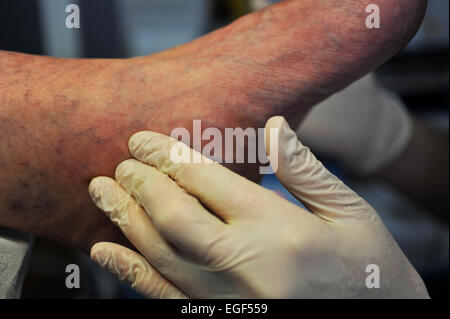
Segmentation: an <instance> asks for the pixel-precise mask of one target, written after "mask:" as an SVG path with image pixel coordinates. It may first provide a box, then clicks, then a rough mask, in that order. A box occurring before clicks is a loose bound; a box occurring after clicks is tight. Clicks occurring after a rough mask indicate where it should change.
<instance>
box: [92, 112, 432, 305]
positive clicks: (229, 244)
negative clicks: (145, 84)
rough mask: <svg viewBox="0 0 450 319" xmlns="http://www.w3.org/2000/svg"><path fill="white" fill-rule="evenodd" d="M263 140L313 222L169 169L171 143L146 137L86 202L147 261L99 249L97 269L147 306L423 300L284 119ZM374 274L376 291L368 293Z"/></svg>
mask: <svg viewBox="0 0 450 319" xmlns="http://www.w3.org/2000/svg"><path fill="white" fill-rule="evenodd" d="M266 128H278V129H279V135H278V139H279V141H278V143H279V153H278V158H277V159H278V167H279V168H278V171H277V176H278V178H279V179H280V180H281V181H282V183H283V184H284V185H285V186H286V187H287V188H288V189H289V190H290V191H291V192H292V193H293V194H294V195H295V196H296V197H297V198H298V199H299V200H300V201H301V202H302V203H304V204H305V205H306V206H307V207H308V208H309V209H310V210H311V212H312V213H310V212H308V211H306V210H304V209H302V208H300V207H299V206H296V205H294V204H292V203H290V202H289V201H287V200H285V199H283V198H281V197H279V196H278V195H277V194H276V193H274V192H272V191H269V190H267V189H265V188H263V187H261V186H259V185H257V184H255V183H253V182H250V181H248V180H246V179H245V178H243V177H241V176H239V175H237V174H235V173H233V172H231V171H230V170H228V169H226V168H225V167H223V166H221V165H219V164H218V163H215V162H214V163H211V164H175V163H174V162H172V161H171V160H170V156H169V153H170V149H171V148H172V147H173V145H175V143H178V142H177V141H176V140H174V139H171V138H169V137H166V136H163V135H160V134H158V133H152V132H141V133H138V134H136V135H134V136H133V137H132V138H131V139H130V142H129V148H130V151H131V154H132V155H133V156H134V157H135V158H136V159H137V160H134V159H133V160H127V161H125V162H123V163H121V164H120V165H119V166H118V168H117V171H116V176H115V177H116V181H117V182H116V181H114V180H113V179H110V178H107V177H100V178H96V179H94V180H93V181H92V183H91V185H90V189H89V191H90V195H91V197H92V199H93V200H94V202H95V203H96V204H97V206H98V207H99V208H100V209H102V210H103V211H105V212H106V213H107V214H108V215H109V216H110V217H111V219H112V220H113V221H114V222H115V223H116V224H117V225H119V227H120V228H121V229H122V231H123V232H124V234H125V235H126V236H127V237H128V239H129V240H130V241H131V242H132V243H133V244H134V245H135V246H136V248H137V249H138V250H139V251H140V252H141V254H142V256H141V255H139V254H138V253H136V252H133V251H131V250H128V249H126V248H124V247H121V246H118V245H115V244H111V243H99V244H96V245H95V246H94V247H93V248H92V250H91V257H92V259H93V260H94V261H96V262H97V263H99V264H100V265H101V266H103V267H105V268H106V269H108V270H109V271H111V272H112V273H115V274H116V275H118V276H119V278H121V279H123V280H126V281H127V282H129V283H130V284H131V285H132V287H134V288H135V289H136V290H137V291H138V292H140V293H142V294H144V295H145V296H147V297H151V298H155V297H159V298H172V297H185V296H187V297H191V298H244V297H245V298H254V297H258V298H301V297H307V298H311V297H314V298H334V297H342V298H353V297H354V298H365V297H388V298H389V297H427V291H426V288H425V286H424V284H423V282H422V280H421V278H420V276H419V275H418V274H417V273H416V271H415V269H414V268H413V267H412V266H411V264H410V263H409V261H408V259H407V258H406V257H405V255H404V254H403V253H402V251H401V250H400V248H399V247H398V246H397V244H396V242H395V240H394V239H393V238H392V237H391V235H390V233H389V232H388V230H387V229H386V228H385V226H384V225H383V223H382V221H381V220H380V218H379V217H378V215H377V213H376V212H375V211H374V210H373V209H372V207H371V206H369V205H368V204H367V203H366V202H365V201H364V200H363V199H361V198H360V197H359V196H358V195H357V194H355V193H354V192H353V191H352V190H350V189H349V188H348V187H346V186H345V185H344V184H343V183H342V182H341V181H340V180H339V179H337V178H336V177H335V176H333V175H332V174H331V173H329V172H328V171H327V169H326V168H325V167H324V166H322V164H321V163H320V162H319V161H317V160H316V158H315V157H314V155H313V154H312V153H310V151H309V149H308V148H306V147H304V146H303V145H302V144H301V143H300V142H299V141H298V140H297V137H296V134H295V132H294V131H292V130H291V129H290V128H289V127H288V125H287V123H286V121H285V120H284V119H283V118H281V117H275V118H272V119H271V120H269V121H268V123H267V127H266ZM266 132H267V131H266ZM269 143H270V141H269V140H268V139H267V141H266V149H269V148H268V147H267V145H269ZM183 145H184V144H183ZM184 147H187V146H185V145H184ZM192 152H193V151H192ZM269 155H270V154H269ZM275 156H276V154H272V155H270V156H269V158H271V161H273V160H275V158H274V157H275ZM147 164H149V165H147ZM369 264H376V265H378V266H379V268H380V271H381V273H380V288H379V289H368V288H367V287H366V279H367V277H368V276H369V275H370V274H369V273H366V267H367V266H368V265H369Z"/></svg>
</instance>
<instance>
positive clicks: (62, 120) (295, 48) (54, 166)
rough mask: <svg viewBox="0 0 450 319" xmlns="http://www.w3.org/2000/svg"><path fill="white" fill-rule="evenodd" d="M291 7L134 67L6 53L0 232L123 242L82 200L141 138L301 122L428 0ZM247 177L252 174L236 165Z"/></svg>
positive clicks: (77, 242) (371, 60) (402, 31)
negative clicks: (279, 118)
mask: <svg viewBox="0 0 450 319" xmlns="http://www.w3.org/2000/svg"><path fill="white" fill-rule="evenodd" d="M369 3H370V1H367V0H364V1H363V0H341V1H337V0H335V1H332V0H303V1H300V0H299V1H295V0H290V1H284V2H282V3H280V4H278V5H275V6H272V7H270V8H268V9H267V10H263V11H261V12H257V13H254V14H251V15H248V16H246V17H244V18H242V19H240V20H238V21H236V22H235V23H233V24H231V25H230V26H228V27H226V28H223V29H221V30H218V31H216V32H214V33H211V34H209V35H207V36H205V37H203V38H200V39H198V40H196V41H194V42H191V43H189V44H187V45H184V46H181V47H178V48H175V49H172V50H169V51H166V52H163V53H160V54H156V55H153V56H149V57H142V58H136V59H129V60H65V59H55V58H45V57H37V56H29V55H23V54H15V53H8V52H0V79H1V81H0V179H1V181H2V184H1V185H0V224H1V225H3V226H7V227H11V228H17V229H19V230H24V231H27V232H33V233H35V234H37V235H39V236H45V237H47V238H51V239H53V240H57V241H59V242H62V243H64V244H67V245H71V246H75V247H79V248H83V249H88V248H89V247H90V245H91V244H92V243H94V242H97V241H99V240H116V241H117V240H118V238H120V234H119V233H118V232H117V230H116V229H115V228H114V227H112V226H111V225H110V223H109V222H108V221H107V219H106V218H105V217H103V216H102V214H99V213H97V212H96V208H94V205H93V204H91V202H90V200H89V199H88V195H87V186H88V182H89V181H90V179H91V178H93V177H94V176H98V175H112V174H113V171H114V168H115V166H116V165H117V164H118V163H119V162H120V161H122V160H123V159H125V158H127V157H128V156H129V155H128V152H127V140H128V138H129V137H130V135H131V134H132V133H134V132H136V131H139V130H149V129H151V130H156V131H159V132H162V133H166V134H168V133H169V132H170V131H171V130H172V129H173V128H175V127H187V128H190V127H191V125H192V120H193V119H201V120H202V121H203V123H205V125H211V126H215V127H219V128H224V127H243V128H245V127H262V126H263V124H264V123H265V121H266V119H267V118H268V117H269V116H271V115H274V114H281V115H285V116H288V117H289V118H290V119H292V122H293V123H292V124H295V122H296V121H299V120H300V119H301V118H302V116H303V114H305V113H306V111H307V110H308V109H309V108H310V107H311V106H313V105H314V104H315V103H317V102H319V101H320V100H322V99H324V98H326V97H327V96H328V95H330V94H332V93H334V92H335V91H337V90H339V89H341V88H343V87H344V86H346V85H348V84H349V83H351V82H352V81H354V80H356V79H357V78H359V77H361V76H362V75H364V74H365V73H367V72H369V71H370V70H372V69H373V68H375V67H377V66H378V65H380V64H381V63H383V62H384V61H385V60H387V59H388V58H389V57H391V56H392V55H393V54H395V53H396V52H397V51H399V50H400V49H401V48H402V47H403V46H404V45H405V44H406V43H407V42H408V41H409V40H410V39H411V37H412V36H413V35H414V34H415V32H416V30H417V28H418V26H419V24H420V22H421V19H422V16H423V12H424V8H425V4H426V1H423V0H379V1H378V4H379V6H380V7H381V12H382V24H383V26H382V28H381V29H378V30H376V29H367V28H366V26H365V18H366V13H365V8H366V5H368V4H369ZM233 168H234V169H236V170H237V171H238V172H240V173H245V174H246V175H247V176H248V175H250V174H251V167H250V168H249V167H233Z"/></svg>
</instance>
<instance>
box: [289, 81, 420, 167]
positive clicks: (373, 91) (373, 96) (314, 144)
mask: <svg viewBox="0 0 450 319" xmlns="http://www.w3.org/2000/svg"><path fill="white" fill-rule="evenodd" d="M412 132H413V125H412V119H411V116H410V114H409V113H408V111H407V110H406V108H405V106H404V104H403V102H402V101H401V100H400V98H399V97H398V96H396V95H395V94H394V93H392V92H390V91H388V90H387V89H385V88H383V87H381V86H380V85H379V84H377V82H376V79H375V76H374V75H373V74H369V75H367V76H366V77H364V78H362V79H361V80H359V81H357V82H355V83H354V84H352V85H351V86H349V87H348V88H346V89H345V90H343V91H342V92H339V93H337V94H335V95H333V96H332V97H330V98H329V99H327V100H326V101H324V102H322V103H321V104H319V105H317V106H316V107H314V108H313V109H311V111H310V113H309V114H308V115H307V117H306V118H305V120H304V122H303V123H302V124H301V125H300V127H299V129H298V130H297V135H298V136H299V138H301V140H302V142H303V143H304V144H305V145H308V146H309V147H310V148H311V149H312V150H313V151H314V152H316V153H320V154H323V155H326V156H330V157H333V158H336V159H337V160H339V161H340V162H341V163H342V164H343V165H344V166H345V167H346V168H347V169H348V170H349V171H350V172H352V173H354V174H356V175H371V174H373V173H375V172H376V171H378V170H379V169H381V168H383V167H385V166H387V165H388V164H390V163H391V162H392V161H393V160H395V159H396V158H397V157H398V156H399V155H400V154H401V153H402V152H403V151H404V150H405V148H406V147H407V146H408V144H409V142H410V141H411V137H412Z"/></svg>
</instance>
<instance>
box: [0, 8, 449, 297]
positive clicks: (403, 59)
mask: <svg viewBox="0 0 450 319" xmlns="http://www.w3.org/2000/svg"><path fill="white" fill-rule="evenodd" d="M270 2H276V1H269V0H78V1H75V0H70V1H69V0H0V49H2V50H11V51H19V52H25V53H34V54H43V55H50V56H58V57H105V58H117V57H131V56H138V55H147V54H151V53H154V52H158V51H161V50H164V49H168V48H171V47H173V46H176V45H178V44H182V43H185V42H188V41H190V40H192V39H195V38H197V37H199V36H201V35H203V34H205V33H207V32H210V31H212V30H214V29H216V28H218V27H221V26H223V25H226V24H227V23H229V22H231V21H233V20H234V19H236V18H238V17H239V16H242V15H244V14H246V13H248V12H250V11H251V10H255V9H257V8H261V7H263V6H265V5H267V4H269V3H270ZM70 3H75V4H78V5H79V6H80V10H81V28H80V29H67V28H66V27H65V19H66V16H67V14H66V13H65V8H66V6H67V5H68V4H70ZM448 16H449V1H448V0H429V8H428V11H427V15H426V18H425V21H424V23H423V25H422V27H421V29H420V31H419V33H418V34H417V36H416V37H415V39H414V40H413V41H412V42H411V43H410V44H409V45H408V47H407V48H406V49H405V50H403V51H402V52H401V53H400V54H398V55H397V56H395V57H394V58H393V59H392V60H391V61H389V62H388V63H386V64H385V65H384V66H382V67H381V68H380V69H379V70H377V72H376V73H377V77H378V78H379V80H380V81H381V82H382V83H383V84H384V85H385V86H387V87H388V88H391V89H393V90H394V91H396V92H398V93H399V94H400V96H401V97H402V99H403V100H404V102H405V103H406V105H407V106H408V108H409V109H410V110H411V111H412V112H413V113H414V114H415V115H416V116H419V117H420V118H421V119H423V120H424V121H425V122H426V123H427V124H428V125H429V126H431V127H433V128H435V129H438V130H440V131H442V132H444V133H446V134H448V127H449V118H448V85H449V83H448V82H449V73H448V71H449V69H448V54H449V38H448V34H449V17H448ZM332 165H333V164H332V163H331V164H330V166H332ZM334 171H335V172H336V173H337V174H338V175H339V174H341V175H342V174H344V173H340V170H339V167H336V168H335V170H334ZM341 177H342V176H341ZM344 177H345V176H344ZM344 177H343V178H344ZM263 185H265V186H266V187H269V188H272V189H274V190H276V191H278V192H280V193H282V194H285V196H286V197H289V195H288V194H287V193H286V192H285V190H284V189H283V188H282V187H281V185H279V183H278V182H277V181H276V179H275V178H274V177H267V178H266V179H265V180H264V181H263ZM358 185H359V186H358ZM358 185H356V184H355V185H353V186H352V187H356V188H358V187H359V189H358V192H359V193H360V194H361V195H362V196H363V197H365V198H366V199H367V200H368V201H369V202H370V203H371V204H372V205H374V206H375V207H376V208H377V207H380V206H381V207H382V208H383V209H389V207H391V208H392V207H394V208H395V209H404V210H408V211H409V212H411V211H413V212H414V214H416V215H414V216H420V218H418V219H417V218H416V217H415V219H416V220H418V221H419V222H418V223H416V224H414V225H412V224H401V223H400V224H399V223H398V222H396V221H395V222H390V220H389V219H388V220H385V222H386V224H387V226H388V228H389V229H390V230H391V232H392V233H393V235H394V237H395V238H396V240H397V241H398V242H399V244H400V246H401V247H402V249H403V250H404V251H405V253H406V254H407V255H408V257H409V258H410V259H411V261H412V263H413V264H414V265H415V267H416V268H417V269H418V271H419V272H420V274H421V275H422V277H423V278H424V280H425V282H426V284H427V287H428V288H429V291H430V294H431V296H432V297H434V298H447V297H448V249H449V248H448V225H442V224H439V223H437V222H436V221H434V220H431V219H430V218H429V217H428V216H427V213H426V212H424V211H421V209H420V208H418V207H415V206H414V205H413V204H412V203H409V202H408V201H407V200H406V199H404V198H402V197H401V196H399V195H398V194H396V193H395V192H394V191H392V190H389V189H388V190H387V189H384V188H382V187H378V186H373V185H362V186H361V182H359V184H358ZM380 194H381V195H380ZM417 234H421V236H417ZM73 263H75V264H78V265H80V268H81V280H82V282H81V288H80V289H75V290H69V289H67V288H66V286H65V284H64V282H65V277H66V275H67V274H66V273H65V271H64V270H65V267H66V265H68V264H73ZM23 297H25V298H117V297H122V298H140V297H139V296H138V295H136V294H135V293H134V292H132V291H131V290H130V289H128V288H127V287H126V286H125V285H123V284H121V283H119V282H118V281H117V280H115V279H114V278H112V276H110V275H108V274H106V273H105V272H104V271H102V270H100V269H99V268H98V267H97V266H95V265H94V264H93V263H91V262H90V260H89V258H88V257H87V256H85V255H84V254H81V253H79V252H76V251H72V250H68V249H66V248H63V247H60V246H59V245H57V244H54V243H50V242H47V241H45V240H41V239H36V240H35V242H34V247H33V253H32V260H31V266H30V269H29V272H28V275H27V277H26V279H25V285H24V289H23Z"/></svg>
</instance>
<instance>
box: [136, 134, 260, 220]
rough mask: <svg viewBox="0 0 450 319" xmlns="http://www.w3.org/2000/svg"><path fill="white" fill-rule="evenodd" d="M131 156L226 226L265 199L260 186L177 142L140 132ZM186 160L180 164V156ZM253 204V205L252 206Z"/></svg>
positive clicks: (172, 139)
mask: <svg viewBox="0 0 450 319" xmlns="http://www.w3.org/2000/svg"><path fill="white" fill-rule="evenodd" d="M129 149H130V152H131V154H132V155H133V156H134V157H135V158H136V159H137V160H139V161H141V162H144V163H146V164H149V165H152V166H154V167H156V168H157V169H159V170H161V171H162V172H164V173H166V174H167V175H169V176H170V177H171V178H172V179H173V180H175V181H176V182H177V184H178V185H179V186H181V187H182V188H184V189H185V190H186V191H187V192H188V193H189V194H191V195H192V196H195V197H196V198H197V199H198V200H199V201H200V202H201V203H202V204H203V205H205V206H206V207H207V208H208V209H209V210H211V211H212V212H213V213H214V214H216V215H217V216H218V217H219V218H221V219H223V220H224V221H225V222H229V221H230V220H231V219H233V218H235V217H237V216H239V217H244V216H245V215H247V216H248V214H251V212H252V211H253V210H252V209H251V208H253V207H254V202H255V200H258V202H261V198H263V197H267V196H266V195H267V194H266V193H264V191H266V190H264V189H263V188H261V187H260V186H259V185H257V184H255V183H253V182H251V181H249V180H247V179H245V178H243V177H241V176H239V175H238V174H236V173H234V172H232V171H231V170H229V169H227V168H225V167H224V166H222V165H220V164H219V163H217V162H213V161H212V160H210V159H208V158H206V157H204V156H202V155H201V154H199V153H198V152H196V151H194V150H192V149H190V148H189V147H188V146H186V145H185V144H183V143H181V142H179V141H178V140H176V139H174V138H171V137H168V136H165V135H162V134H159V133H155V132H139V133H136V134H135V135H133V136H132V137H131V139H130V141H129ZM181 153H183V154H184V155H185V156H184V157H183V160H180V157H179V156H178V155H179V154H181ZM252 204H253V205H252Z"/></svg>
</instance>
